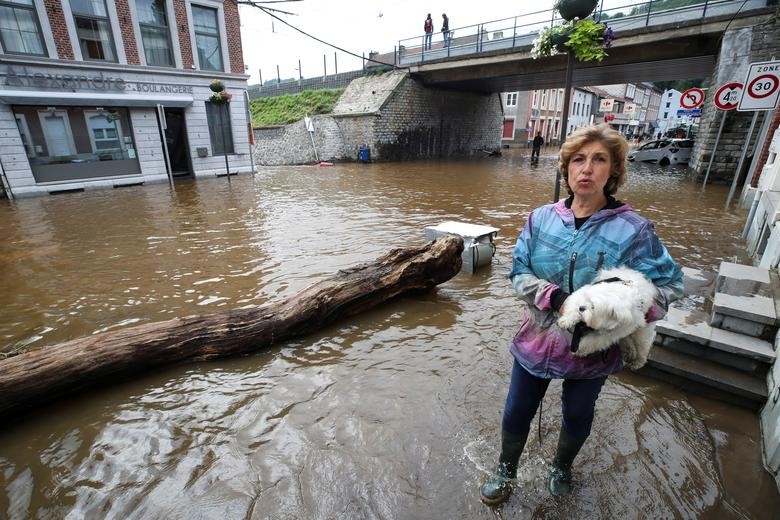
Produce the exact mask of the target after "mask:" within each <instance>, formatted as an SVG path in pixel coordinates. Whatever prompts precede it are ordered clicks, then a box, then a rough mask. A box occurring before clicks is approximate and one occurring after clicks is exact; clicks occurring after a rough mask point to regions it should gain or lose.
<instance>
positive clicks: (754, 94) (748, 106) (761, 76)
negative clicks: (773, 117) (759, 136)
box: [737, 61, 780, 112]
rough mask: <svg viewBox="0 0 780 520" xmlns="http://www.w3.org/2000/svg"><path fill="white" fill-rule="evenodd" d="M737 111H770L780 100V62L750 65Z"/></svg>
mask: <svg viewBox="0 0 780 520" xmlns="http://www.w3.org/2000/svg"><path fill="white" fill-rule="evenodd" d="M744 85H745V88H744V90H743V91H742V97H741V98H740V100H739V106H738V107H737V110H739V111H741V112H746V111H752V110H772V109H773V108H775V107H776V106H777V101H778V99H780V61H760V62H757V63H751V64H750V69H749V70H748V75H747V79H745V83H744Z"/></svg>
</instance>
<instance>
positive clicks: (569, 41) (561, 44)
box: [531, 18, 614, 61]
mask: <svg viewBox="0 0 780 520" xmlns="http://www.w3.org/2000/svg"><path fill="white" fill-rule="evenodd" d="M612 40H614V36H613V35H612V29H611V28H610V27H609V26H607V24H606V23H601V22H596V21H595V20H591V19H590V18H586V19H585V20H577V19H576V18H575V19H574V20H572V21H571V22H566V23H565V24H563V25H556V26H554V27H547V28H545V29H543V30H542V31H541V32H540V33H539V36H538V37H537V38H536V39H535V40H534V42H533V47H532V48H531V57H532V58H534V59H536V58H547V57H550V56H552V55H554V54H556V53H558V52H566V50H568V49H570V50H571V51H572V52H573V53H574V57H575V58H577V59H578V60H579V61H593V60H596V61H601V60H603V59H604V58H605V57H606V56H607V51H606V50H605V49H608V48H609V47H611V46H612Z"/></svg>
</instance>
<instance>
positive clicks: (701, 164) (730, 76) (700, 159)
mask: <svg viewBox="0 0 780 520" xmlns="http://www.w3.org/2000/svg"><path fill="white" fill-rule="evenodd" d="M778 56H780V24H778V20H777V18H774V19H772V20H770V21H769V22H766V23H763V24H759V25H755V26H752V27H744V28H740V29H734V30H730V31H726V32H725V33H724V35H723V39H722V43H721V48H720V52H719V54H718V58H717V60H716V62H715V68H714V70H713V73H712V75H711V76H710V77H709V78H708V86H709V91H708V94H707V97H706V100H705V104H704V107H703V110H702V114H703V115H702V119H701V123H700V125H699V132H698V135H697V137H696V145H695V147H694V150H693V154H692V156H691V162H690V167H691V168H692V169H693V170H695V171H696V173H697V174H699V176H703V175H704V172H705V171H706V170H707V164H708V163H709V161H710V157H711V156H712V153H713V147H714V145H715V138H716V136H717V132H718V127H719V125H720V118H721V112H720V111H719V110H717V109H716V108H715V105H714V101H713V100H714V95H715V90H716V89H717V88H718V87H720V86H721V85H723V84H725V83H728V82H730V81H740V82H741V81H744V79H745V75H746V74H747V70H748V65H749V64H750V63H752V62H755V61H768V60H771V59H772V58H773V57H774V58H777V57H778ZM768 116H771V111H765V113H764V114H763V115H761V116H760V117H759V120H758V123H759V124H757V125H756V127H755V129H754V133H753V136H752V139H751V141H750V142H751V145H752V146H751V148H750V150H749V153H753V146H754V145H753V143H755V140H756V139H757V134H758V132H759V129H760V127H761V122H762V121H763V117H768ZM752 118H753V112H737V111H736V110H731V111H730V112H729V113H727V114H726V122H725V125H724V127H723V134H722V135H721V138H720V142H719V143H718V149H717V150H715V152H714V153H715V158H714V160H713V163H712V169H711V171H710V179H711V180H713V181H715V182H724V183H730V182H731V181H732V179H733V178H734V174H735V173H736V168H737V164H738V161H739V157H740V153H741V151H742V149H743V148H744V146H745V140H746V138H747V131H748V129H749V128H750V121H751V119H752ZM749 165H750V162H749V161H746V164H745V166H744V167H743V168H742V170H743V171H742V172H740V173H741V174H743V175H744V174H746V173H747V169H748V167H749Z"/></svg>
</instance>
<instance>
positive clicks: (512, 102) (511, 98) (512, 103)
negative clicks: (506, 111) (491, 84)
mask: <svg viewBox="0 0 780 520" xmlns="http://www.w3.org/2000/svg"><path fill="white" fill-rule="evenodd" d="M506 106H508V107H516V106H517V92H509V93H508V94H507V95H506Z"/></svg>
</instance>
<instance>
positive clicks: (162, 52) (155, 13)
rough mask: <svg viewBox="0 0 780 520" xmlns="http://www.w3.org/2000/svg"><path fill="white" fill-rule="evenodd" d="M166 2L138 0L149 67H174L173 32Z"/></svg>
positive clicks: (162, 0)
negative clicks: (169, 22) (166, 9)
mask: <svg viewBox="0 0 780 520" xmlns="http://www.w3.org/2000/svg"><path fill="white" fill-rule="evenodd" d="M165 4H166V1H165V0H136V2H135V7H136V11H137V12H138V24H139V26H140V29H141V41H142V42H143V46H144V56H145V57H146V64H147V65H157V66H161V67H173V66H174V63H173V52H172V50H171V32H170V29H169V24H168V13H166V11H165Z"/></svg>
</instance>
